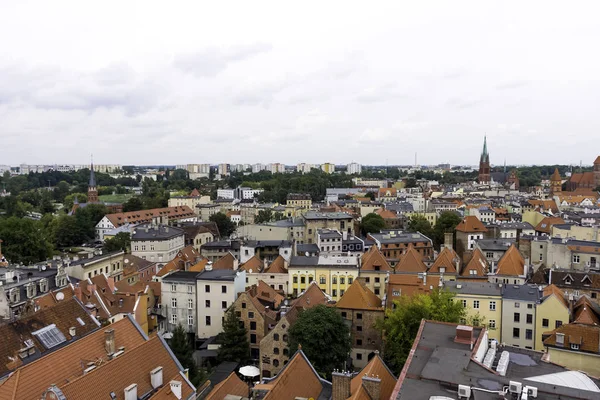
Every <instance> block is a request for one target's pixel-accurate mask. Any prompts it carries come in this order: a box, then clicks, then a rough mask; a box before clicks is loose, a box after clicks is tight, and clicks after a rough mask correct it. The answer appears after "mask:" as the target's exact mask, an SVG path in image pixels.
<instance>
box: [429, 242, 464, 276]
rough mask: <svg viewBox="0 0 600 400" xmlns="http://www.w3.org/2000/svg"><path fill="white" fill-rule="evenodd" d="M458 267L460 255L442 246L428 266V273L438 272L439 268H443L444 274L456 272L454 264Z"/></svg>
mask: <svg viewBox="0 0 600 400" xmlns="http://www.w3.org/2000/svg"><path fill="white" fill-rule="evenodd" d="M457 265H458V266H459V268H460V257H459V256H458V254H456V252H455V251H454V250H452V249H449V248H448V247H444V248H443V249H442V251H441V252H440V254H438V256H437V258H436V259H435V262H434V263H433V265H432V266H431V267H430V268H429V271H427V272H428V273H434V274H439V273H440V268H445V272H444V273H446V274H456V272H457V271H456V266H457Z"/></svg>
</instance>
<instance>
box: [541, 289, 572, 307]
mask: <svg viewBox="0 0 600 400" xmlns="http://www.w3.org/2000/svg"><path fill="white" fill-rule="evenodd" d="M552 295H554V296H556V298H557V299H558V300H559V301H560V302H561V303H562V304H563V305H564V306H565V307H567V309H568V308H569V302H568V301H567V299H566V298H565V294H564V292H563V291H562V290H560V289H559V288H558V287H557V286H556V285H548V286H546V287H545V288H544V299H545V298H546V297H550V296H552Z"/></svg>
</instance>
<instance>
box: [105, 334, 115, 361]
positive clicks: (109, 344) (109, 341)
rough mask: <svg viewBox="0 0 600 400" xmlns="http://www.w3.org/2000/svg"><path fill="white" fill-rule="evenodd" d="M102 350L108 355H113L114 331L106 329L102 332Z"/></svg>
mask: <svg viewBox="0 0 600 400" xmlns="http://www.w3.org/2000/svg"><path fill="white" fill-rule="evenodd" d="M104 349H105V350H106V353H107V354H108V355H112V354H114V353H115V330H114V329H107V330H105V331H104Z"/></svg>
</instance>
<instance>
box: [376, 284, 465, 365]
mask: <svg viewBox="0 0 600 400" xmlns="http://www.w3.org/2000/svg"><path fill="white" fill-rule="evenodd" d="M453 299H454V294H453V293H451V292H449V291H447V290H439V289H437V288H436V289H435V290H433V291H432V292H431V293H430V294H419V295H414V296H402V297H400V300H398V301H394V308H393V309H387V310H386V311H385V319H384V320H381V321H379V322H378V324H377V326H378V327H379V328H380V329H382V331H383V334H384V337H385V345H384V351H383V354H384V360H385V362H386V364H387V365H388V367H390V368H391V369H392V371H395V372H396V373H399V372H400V371H401V370H402V367H403V366H404V363H405V362H406V358H407V357H408V354H409V353H410V349H411V347H412V344H413V341H414V340H415V337H416V336H417V332H418V331H419V326H420V325H421V320H422V319H428V320H433V321H441V322H454V323H458V322H459V321H460V319H461V318H465V315H466V312H465V309H464V307H463V306H462V304H461V303H459V302H458V301H453Z"/></svg>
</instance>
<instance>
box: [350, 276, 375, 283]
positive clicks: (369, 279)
mask: <svg viewBox="0 0 600 400" xmlns="http://www.w3.org/2000/svg"><path fill="white" fill-rule="evenodd" d="M365 282H366V283H370V282H371V278H369V277H368V276H367V277H366V278H365ZM348 283H350V282H348Z"/></svg>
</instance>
